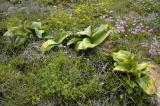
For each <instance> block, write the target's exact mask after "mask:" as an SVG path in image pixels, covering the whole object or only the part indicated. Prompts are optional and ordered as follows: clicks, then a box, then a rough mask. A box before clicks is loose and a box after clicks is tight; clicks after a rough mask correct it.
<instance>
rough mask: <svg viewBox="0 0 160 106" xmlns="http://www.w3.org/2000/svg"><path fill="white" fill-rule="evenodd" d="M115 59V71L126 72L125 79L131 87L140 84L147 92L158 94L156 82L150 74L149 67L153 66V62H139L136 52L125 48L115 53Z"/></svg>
mask: <svg viewBox="0 0 160 106" xmlns="http://www.w3.org/2000/svg"><path fill="white" fill-rule="evenodd" d="M113 59H114V60H115V61H116V62H115V68H114V69H113V71H117V72H122V73H126V74H127V75H126V76H124V80H125V81H126V83H127V84H129V86H130V87H131V88H134V87H136V86H137V84H138V85H139V86H140V87H141V88H142V89H143V90H144V92H146V93H147V94H149V95H153V94H156V86H155V83H154V81H153V79H152V78H151V76H150V75H149V74H148V69H149V68H151V67H152V64H151V63H149V62H143V63H137V61H136V59H135V55H134V54H132V53H130V52H128V51H123V50H120V51H119V52H117V53H113Z"/></svg>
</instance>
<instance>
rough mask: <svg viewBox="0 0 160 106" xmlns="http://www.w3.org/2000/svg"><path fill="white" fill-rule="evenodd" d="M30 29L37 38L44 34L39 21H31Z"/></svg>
mask: <svg viewBox="0 0 160 106" xmlns="http://www.w3.org/2000/svg"><path fill="white" fill-rule="evenodd" d="M30 29H31V30H33V31H34V33H35V35H36V36H37V37H38V38H42V37H43V34H44V32H45V31H44V30H42V24H41V22H32V24H31V26H30Z"/></svg>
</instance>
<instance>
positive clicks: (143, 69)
mask: <svg viewBox="0 0 160 106" xmlns="http://www.w3.org/2000/svg"><path fill="white" fill-rule="evenodd" d="M148 66H149V63H148V62H143V63H140V64H138V65H137V67H136V70H139V71H145V69H146V68H147V67H148Z"/></svg>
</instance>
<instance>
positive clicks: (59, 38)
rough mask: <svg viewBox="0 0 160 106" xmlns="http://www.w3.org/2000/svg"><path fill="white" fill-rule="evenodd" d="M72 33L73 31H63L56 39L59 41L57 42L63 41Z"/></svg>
mask: <svg viewBox="0 0 160 106" xmlns="http://www.w3.org/2000/svg"><path fill="white" fill-rule="evenodd" d="M71 34H72V32H70V31H68V32H65V31H64V32H62V33H61V34H60V35H59V36H58V38H56V39H55V42H57V44H60V43H62V42H63V41H64V40H65V39H66V38H67V37H69V36H70V35H71Z"/></svg>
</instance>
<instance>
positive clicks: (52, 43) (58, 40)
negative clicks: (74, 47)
mask: <svg viewBox="0 0 160 106" xmlns="http://www.w3.org/2000/svg"><path fill="white" fill-rule="evenodd" d="M70 35H71V32H69V31H68V32H64V31H63V32H61V34H60V35H59V36H58V37H57V38H55V40H54V39H50V40H47V41H46V42H44V43H43V44H42V46H41V51H42V52H46V51H49V50H50V49H52V48H53V47H54V46H57V45H59V44H61V43H62V42H63V41H64V40H65V39H66V38H67V37H69V36H70Z"/></svg>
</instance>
